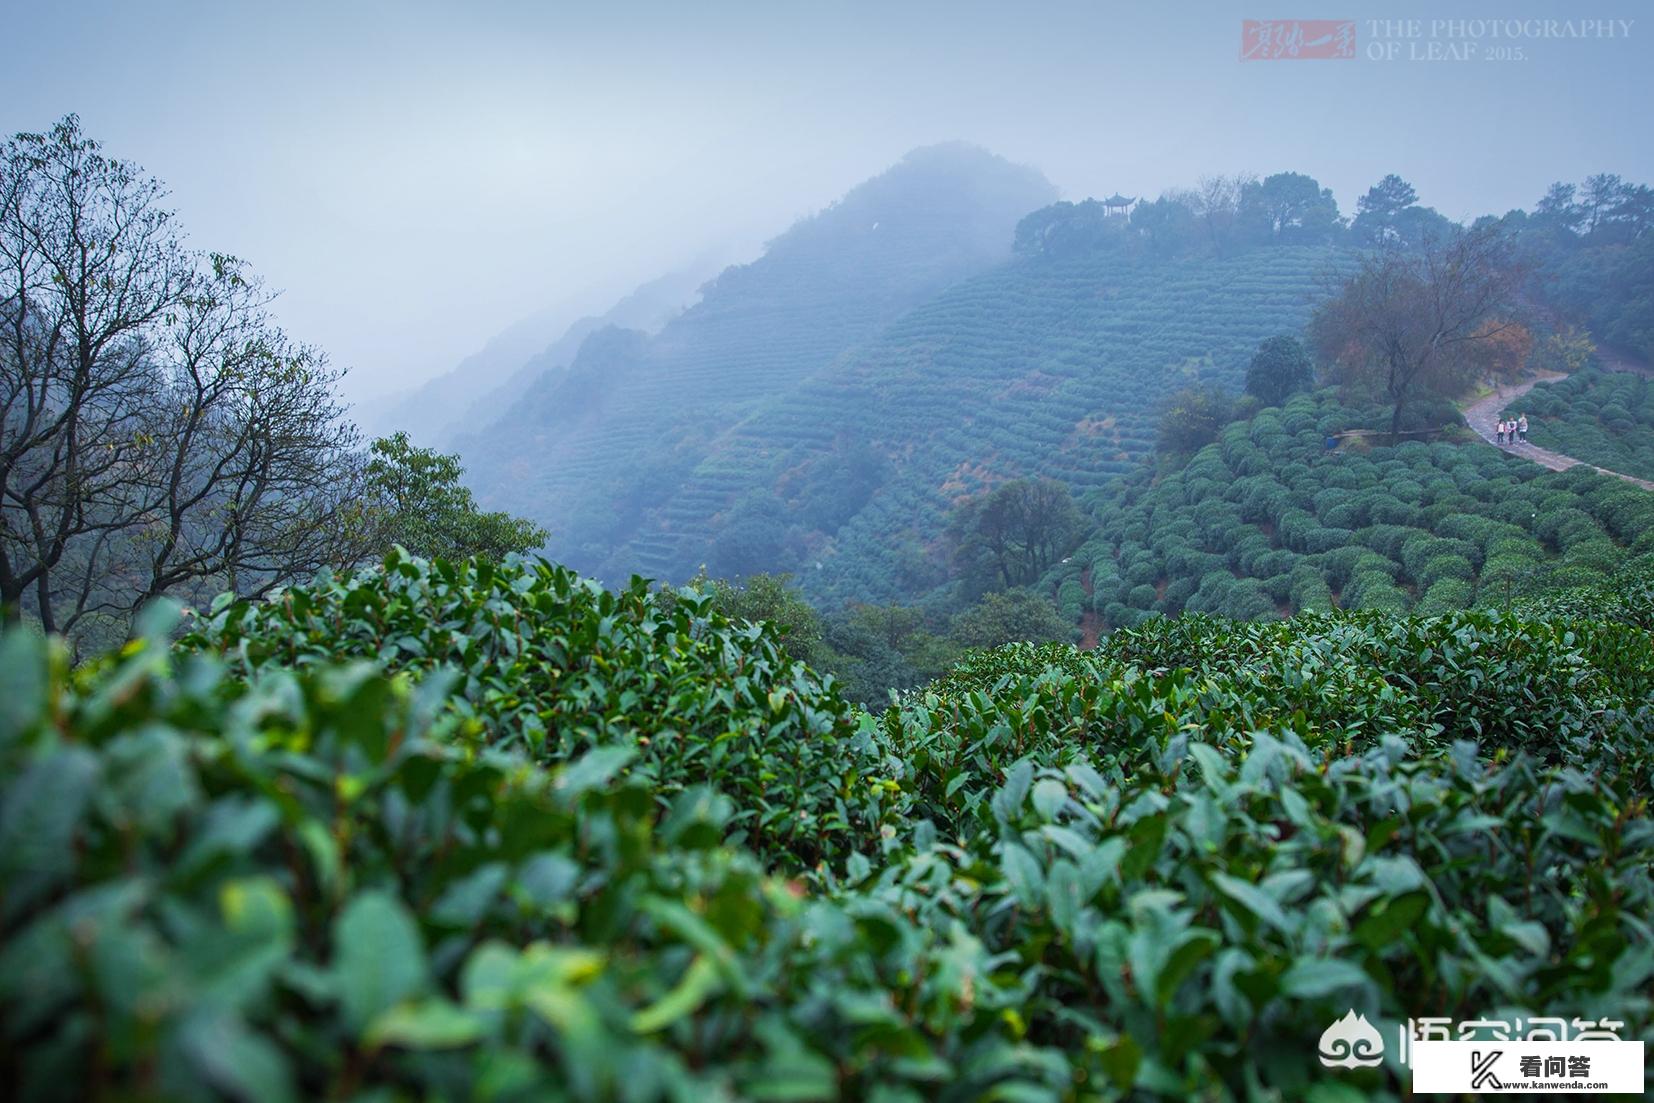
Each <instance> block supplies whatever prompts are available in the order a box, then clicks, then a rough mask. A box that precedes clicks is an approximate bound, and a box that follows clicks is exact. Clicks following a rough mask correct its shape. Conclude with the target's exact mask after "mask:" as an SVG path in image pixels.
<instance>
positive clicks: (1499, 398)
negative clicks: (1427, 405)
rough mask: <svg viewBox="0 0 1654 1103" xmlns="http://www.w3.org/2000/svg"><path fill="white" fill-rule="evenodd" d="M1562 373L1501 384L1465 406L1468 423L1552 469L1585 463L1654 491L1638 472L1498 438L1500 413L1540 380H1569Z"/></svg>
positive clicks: (1494, 442) (1496, 442)
mask: <svg viewBox="0 0 1654 1103" xmlns="http://www.w3.org/2000/svg"><path fill="white" fill-rule="evenodd" d="M1614 370H1635V369H1634V368H1623V369H1622V368H1619V367H1618V366H1616V368H1615V369H1614ZM1566 378H1567V376H1565V375H1563V374H1562V373H1560V372H1547V373H1545V374H1544V375H1542V376H1540V377H1539V378H1537V379H1529V380H1527V381H1525V382H1522V383H1515V384H1512V385H1510V386H1508V387H1499V388H1497V389H1495V390H1494V392H1493V393H1492V394H1490V395H1488V396H1487V397H1486V398H1480V399H1477V400H1476V401H1475V402H1472V403H1471V404H1470V405H1469V406H1466V407H1465V408H1464V419H1465V423H1466V424H1467V425H1469V426H1470V427H1471V428H1472V429H1474V430H1475V431H1476V435H1477V436H1479V437H1481V438H1482V439H1483V440H1485V441H1487V442H1488V443H1489V444H1491V445H1493V446H1494V447H1495V448H1499V449H1502V450H1503V451H1506V452H1513V453H1515V454H1516V455H1518V456H1521V457H1522V458H1523V459H1525V460H1532V461H1533V462H1534V463H1537V464H1538V465H1539V466H1541V467H1548V468H1550V469H1551V470H1552V471H1566V470H1568V468H1570V467H1577V466H1579V465H1580V464H1585V466H1586V467H1589V468H1591V470H1593V471H1596V472H1598V473H1600V474H1603V475H1612V476H1613V477H1614V478H1616V479H1624V480H1625V481H1626V482H1628V483H1631V484H1632V485H1633V486H1640V487H1642V488H1643V489H1644V490H1650V491H1654V482H1649V481H1648V480H1647V479H1639V478H1637V477H1636V476H1634V475H1623V474H1621V473H1620V472H1618V471H1610V470H1608V469H1607V468H1606V467H1598V466H1596V465H1595V464H1589V463H1585V461H1584V460H1576V459H1575V458H1574V457H1572V456H1564V455H1563V454H1562V453H1561V452H1552V451H1551V450H1550V449H1548V448H1541V447H1539V446H1538V445H1537V444H1526V443H1520V444H1500V443H1499V437H1498V432H1499V430H1498V422H1499V414H1500V412H1501V411H1503V410H1504V409H1505V407H1507V406H1509V405H1510V404H1511V403H1512V402H1514V401H1516V400H1517V399H1518V398H1521V397H1522V396H1523V395H1525V394H1527V393H1528V392H1529V391H1531V390H1532V389H1533V387H1534V384H1536V383H1549V382H1551V381H1552V380H1554V379H1566Z"/></svg>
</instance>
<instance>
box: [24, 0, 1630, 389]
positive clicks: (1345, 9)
mask: <svg viewBox="0 0 1654 1103" xmlns="http://www.w3.org/2000/svg"><path fill="white" fill-rule="evenodd" d="M4 7H6V8H8V9H10V10H7V11H5V12H4V19H3V22H4V25H5V28H6V34H7V36H8V37H10V38H11V39H12V49H10V50H8V51H7V58H6V64H5V66H4V67H3V68H0V129H3V130H4V131H5V132H7V133H10V132H13V131H16V130H20V129H30V130H38V129H41V128H44V127H46V126H48V125H49V124H50V123H51V122H52V121H53V120H54V119H56V118H57V117H59V116H61V115H63V114H65V113H67V112H71V111H72V112H78V113H79V114H80V116H81V118H82V122H83V125H84V127H85V129H86V130H87V131H88V132H89V133H90V134H91V135H92V136H94V137H97V138H99V139H100V140H102V141H103V142H104V143H105V145H106V147H107V148H108V150H109V152H111V153H113V154H115V155H117V156H122V157H127V158H130V159H133V160H136V161H138V162H140V163H141V164H143V165H144V166H145V167H146V168H148V169H149V170H150V171H151V172H153V173H154V174H156V175H158V176H160V177H161V178H163V179H164V180H165V181H167V182H168V184H169V185H170V186H171V189H172V193H173V202H174V204H175V205H176V207H177V208H178V209H179V211H180V213H181V215H182V218H183V220H184V223H185V224H186V225H187V226H188V227H189V229H190V231H191V239H192V241H193V242H194V243H195V244H196V245H198V246H201V247H203V248H207V247H210V248H214V249H220V250H224V251H228V252H234V253H237V254H239V255H241V256H244V257H246V258H247V259H248V260H250V261H251V262H252V263H253V265H254V267H255V268H256V270H257V271H259V272H260V273H262V274H263V275H264V276H265V278H266V279H267V280H269V282H271V283H272V284H273V285H275V286H277V287H279V288H282V289H283V290H284V294H283V297H282V299H281V301H280V304H279V310H278V312H279V314H280V317H281V319H282V321H283V323H284V324H285V325H286V326H287V328H288V329H289V330H291V331H292V332H293V333H294V335H296V336H298V337H301V338H303V339H305V340H308V341H312V342H315V343H317V344H319V345H321V346H322V347H324V348H325V349H327V350H328V351H329V352H330V353H331V355H332V357H333V358H334V360H335V361H336V362H339V363H341V364H344V365H347V366H348V367H349V368H350V369H351V376H350V379H349V381H348V389H349V391H350V393H351V394H352V395H353V396H356V397H362V396H366V395H371V394H376V393H380V392H383V391H386V390H391V389H396V388H399V387H402V386H406V385H408V384H410V383H413V382H417V381H418V380H420V379H423V378H426V377H428V376H430V375H433V374H435V373H437V372H440V371H442V370H445V369H447V368H450V367H452V366H453V365H454V364H455V363H456V362H458V361H459V360H460V359H461V358H462V357H464V356H465V355H466V354H467V353H469V352H472V351H474V350H475V349H476V348H478V347H479V346H480V345H481V344H482V343H483V342H484V341H485V340H486V339H487V338H488V337H489V336H490V335H492V334H494V333H495V332H497V331H499V330H500V329H502V328H504V327H505V326H506V325H508V324H509V323H511V322H513V321H515V320H517V319H519V318H521V317H523V316H525V315H528V314H532V313H536V312H538V311H541V310H543V309H545V308H547V307H549V306H553V305H556V304H565V305H566V306H567V307H568V308H569V309H580V310H590V309H602V308H604V307H606V306H607V305H609V302H610V301H611V300H613V299H614V298H616V297H618V296H619V295H620V294H623V293H624V292H625V291H627V290H630V289H631V287H633V286H635V285H636V284H638V283H640V282H642V281H643V280H645V279H648V278H650V277H652V276H655V275H658V274H660V273H661V272H662V271H663V270H665V269H667V268H670V267H672V266H674V265H678V264H681V263H683V262H685V261H686V260H688V259H689V258H691V257H693V256H696V255H698V254H701V253H703V252H704V251H706V250H708V249H717V250H728V249H730V248H732V247H733V248H734V249H735V251H736V253H737V254H740V255H750V254H751V253H753V252H755V251H756V249H757V247H758V245H759V244H760V243H761V242H762V241H763V240H764V239H765V238H767V237H769V236H773V235H774V234H775V233H777V232H779V231H780V230H781V229H783V228H785V226H786V225H787V224H788V223H789V222H790V221H792V220H793V219H794V218H796V217H798V216H800V215H803V214H806V213H808V212H810V211H812V210H814V209H817V208H819V207H820V206H821V205H823V204H825V203H827V202H829V201H831V200H832V199H833V198H834V197H835V196H837V195H839V194H840V193H842V192H843V191H844V190H846V189H847V188H848V187H850V186H851V185H853V184H855V183H856V182H857V181H859V180H861V179H864V178H865V177H867V176H870V175H872V174H873V173H875V172H878V171H879V170H881V169H882V168H884V167H886V166H887V165H889V164H890V163H891V162H893V161H895V160H896V159H897V158H899V157H900V156H901V155H902V154H903V153H904V152H906V151H907V150H908V149H910V148H912V147H914V146H916V145H924V144H928V143H932V142H936V141H941V140H946V139H950V138H963V139H967V140H970V141H974V142H978V143H980V144H982V145H984V146H987V147H988V148H990V149H992V150H994V151H995V152H998V153H1001V154H1004V155H1005V156H1007V157H1010V158H1011V159H1012V160H1016V161H1021V162H1026V163H1029V164H1032V165H1035V166H1037V167H1039V168H1040V169H1042V170H1043V171H1044V172H1045V173H1046V175H1047V176H1049V177H1050V178H1051V179H1052V181H1053V182H1055V183H1056V184H1057V185H1058V187H1060V188H1061V189H1062V190H1063V191H1064V193H1065V194H1066V195H1068V196H1069V197H1071V198H1083V197H1084V196H1086V195H1090V194H1103V193H1107V192H1112V191H1122V192H1125V193H1127V194H1136V193H1143V194H1149V195H1154V194H1158V192H1159V191H1161V190H1162V189H1164V188H1166V187H1170V186H1181V185H1184V184H1187V183H1189V182H1191V181H1192V180H1193V179H1194V178H1195V177H1197V176H1199V175H1201V174H1203V173H1208V172H1215V171H1232V170H1237V169H1244V170H1250V171H1255V172H1258V173H1268V172H1272V171H1279V170H1283V169H1292V170H1296V171H1302V172H1307V173H1309V174H1311V175H1313V176H1316V177H1318V178H1319V179H1320V180H1321V181H1322V183H1324V184H1326V185H1328V186H1330V187H1332V188H1333V190H1334V191H1335V192H1336V193H1337V195H1338V198H1339V202H1340V204H1341V205H1342V206H1343V207H1344V208H1345V210H1346V212H1348V211H1349V209H1350V208H1351V207H1352V206H1353V204H1354V200H1355V197H1356V196H1357V195H1359V194H1360V193H1361V192H1362V191H1364V190H1365V188H1366V187H1367V186H1368V185H1369V184H1371V183H1372V182H1373V181H1374V180H1376V179H1377V178H1378V177H1380V176H1382V175H1383V174H1384V173H1387V172H1399V173H1401V174H1402V175H1403V176H1405V177H1407V178H1408V179H1409V180H1411V181H1412V182H1413V183H1414V184H1415V186H1417V188H1418V190H1419V192H1420V193H1421V196H1422V197H1423V199H1424V201H1426V202H1428V203H1431V204H1433V205H1435V206H1437V207H1438V208H1440V209H1441V210H1442V211H1443V212H1444V213H1447V214H1449V215H1453V216H1455V217H1460V216H1468V215H1473V214H1477V213H1482V212H1485V211H1494V212H1502V211H1504V210H1506V209H1508V208H1510V207H1513V206H1528V205H1531V204H1532V202H1533V201H1534V200H1535V199H1536V198H1537V197H1538V196H1539V194H1540V193H1541V192H1542V191H1543V189H1544V187H1545V185H1546V184H1547V183H1548V182H1550V181H1551V180H1554V179H1559V178H1565V179H1577V178H1579V177H1582V176H1583V175H1585V174H1587V173H1591V172H1597V171H1613V172H1619V173H1621V174H1622V175H1625V176H1627V177H1630V178H1633V179H1636V180H1639V181H1645V182H1647V181H1650V180H1654V139H1651V138H1650V136H1649V135H1650V129H1649V127H1648V124H1647V122H1646V119H1644V118H1643V117H1642V116H1643V114H1644V113H1645V112H1646V110H1647V104H1649V103H1650V102H1654V14H1650V17H1649V19H1648V20H1647V22H1646V23H1645V22H1644V19H1643V16H1644V14H1645V13H1650V12H1654V9H1651V8H1650V6H1649V5H1648V4H1645V3H1640V2H1628V0H1613V2H1607V3H1599V2H1597V0H1529V2H1520V0H1434V2H1431V3H1394V2H1391V3H1379V2H1375V0H1357V2H1355V3H1345V2H1342V0H1340V3H1338V4H1335V5H1329V6H1327V7H1326V8H1319V7H1317V6H1315V5H1300V4H1285V5H1283V4H1281V3H1279V2H1278V0H1236V2H1226V0H1211V2H1166V0H1161V2H1147V0H1137V2H1134V3H1129V4H1128V3H1121V2H1117V0H1085V2H1072V3H1069V2H1060V3H1059V2H1043V0H1021V2H1016V0H997V2H993V3H968V2H960V0H953V2H949V3H934V2H929V0H883V2H878V3H862V2H847V0H826V2H823V0H816V2H814V3H795V2H788V0H764V2H756V3H720V2H717V0H701V2H698V3H684V2H681V0H665V2H659V3H637V2H632V3H628V2H625V0H603V2H601V3H600V2H597V0H592V2H589V3H579V4H575V3H565V2H562V0H540V2H535V3H530V2H506V0H497V2H491V0H465V2H462V0H450V2H446V3H439V2H434V0H433V2H420V0H394V2H392V0H378V2H368V0H332V2H326V3H322V2H308V0H285V2H283V3H280V4H255V3H251V2H242V0H213V2H173V0H142V2H125V3H120V2H110V0H78V2H76V3H25V2H22V0H5V3H4ZM1287 17H1290V18H1322V17H1325V18H1330V17H1338V18H1342V19H1351V18H1353V19H1355V20H1356V21H1357V34H1358V44H1359V45H1358V49H1359V50H1360V51H1361V55H1360V56H1358V57H1357V58H1356V59H1355V60H1353V61H1281V62H1241V61H1240V60H1239V52H1240V23H1241V20H1242V19H1243V18H1287ZM1403 17H1413V18H1417V19H1419V20H1420V21H1421V26H1420V28H1419V30H1420V35H1419V38H1417V39H1414V40H1411V41H1409V40H1407V39H1404V38H1398V37H1396V35H1395V31H1394V29H1393V28H1390V29H1379V30H1378V32H1377V33H1375V31H1374V28H1372V27H1371V25H1370V24H1369V22H1368V21H1369V20H1372V19H1395V18H1403ZM1481 17H1489V18H1497V19H1500V20H1506V19H1522V18H1527V19H1533V18H1537V19H1546V18H1550V19H1558V20H1564V19H1571V20H1581V19H1591V20H1596V19H1603V20H1607V19H1622V20H1631V21H1632V23H1631V26H1630V30H1629V37H1616V38H1613V39H1603V38H1563V37H1554V35H1556V34H1561V33H1566V30H1567V28H1565V27H1556V28H1551V27H1546V26H1544V25H1542V24H1528V25H1527V26H1526V27H1525V28H1521V30H1523V31H1525V32H1526V33H1527V34H1529V35H1530V37H1527V38H1523V39H1518V40H1509V39H1495V38H1493V37H1492V31H1493V28H1492V27H1491V26H1490V27H1486V28H1480V29H1481V30H1483V31H1485V32H1487V33H1484V34H1481V35H1477V34H1475V33H1474V32H1475V31H1476V30H1478V28H1474V27H1456V28H1443V27H1438V26H1437V25H1435V24H1434V21H1435V20H1439V19H1477V18H1481ZM1533 35H1537V37H1532V36H1533ZM1432 42H1434V43H1436V44H1438V45H1444V44H1451V43H1461V44H1462V43H1470V44H1473V45H1475V47H1476V56H1474V57H1472V58H1469V59H1467V60H1448V61H1436V62H1431V61H1411V60H1409V59H1408V55H1409V54H1410V53H1412V52H1414V51H1415V50H1416V51H1417V52H1420V53H1425V52H1428V50H1429V49H1430V44H1431V43H1432ZM1384 43H1392V44H1393V45H1392V46H1391V47H1390V48H1392V49H1397V50H1398V51H1399V56H1398V57H1397V58H1396V59H1395V60H1375V59H1373V58H1371V57H1368V56H1366V54H1367V51H1368V50H1374V51H1375V52H1376V51H1377V50H1378V49H1380V48H1382V46H1383V44H1384ZM1498 46H1505V47H1512V46H1516V47H1520V48H1521V49H1522V50H1523V52H1524V55H1525V58H1524V60H1520V61H1516V60H1501V59H1494V58H1490V57H1488V56H1487V55H1488V54H1489V52H1490V51H1491V50H1492V49H1494V48H1495V47H1498Z"/></svg>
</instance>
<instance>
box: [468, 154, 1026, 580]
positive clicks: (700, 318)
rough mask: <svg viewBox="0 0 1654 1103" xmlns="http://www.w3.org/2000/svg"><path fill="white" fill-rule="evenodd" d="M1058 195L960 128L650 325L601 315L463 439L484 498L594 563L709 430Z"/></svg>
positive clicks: (944, 281)
mask: <svg viewBox="0 0 1654 1103" xmlns="http://www.w3.org/2000/svg"><path fill="white" fill-rule="evenodd" d="M1054 198H1055V189H1054V188H1053V187H1052V186H1051V185H1050V184H1049V183H1048V182H1047V181H1046V180H1045V178H1044V177H1043V176H1042V175H1040V174H1039V173H1038V172H1037V171H1035V170H1033V169H1029V168H1024V167H1020V166H1016V165H1013V164H1011V163H1010V162H1008V161H1005V160H1004V159H1002V158H999V157H996V156H994V155H992V154H990V153H987V152H985V151H983V150H981V149H978V148H976V147H972V146H968V145H964V144H959V143H954V144H946V145H940V146H932V147H926V148H924V149H919V150H915V151H914V152H912V153H910V154H909V155H908V156H907V157H905V158H904V159H903V160H902V161H901V162H900V163H899V164H897V165H896V166H895V167H893V168H891V169H890V170H889V171H888V172H885V173H883V174H881V175H880V176H878V177H875V178H873V179H872V180H869V181H867V182H866V183H864V184H861V185H859V186H858V187H856V188H854V189H852V190H851V191H850V192H848V193H847V194H846V195H845V196H844V197H843V198H842V199H841V200H839V201H838V202H837V203H834V204H833V205H831V206H830V207H828V208H827V209H826V210H823V211H821V212H820V213H819V214H816V215H814V216H812V217H810V218H807V219H805V220H803V221H801V222H799V223H798V224H796V225H794V226H793V227H792V228H791V229H789V230H788V231H787V232H785V233H784V234H782V235H781V236H779V237H777V238H776V239H775V240H774V241H772V242H770V243H769V245H768V247H767V248H766V249H765V252H764V255H763V256H762V257H760V258H759V259H758V260H756V261H754V262H752V263H751V264H747V265H741V266H737V267H733V268H729V269H726V270H725V271H724V272H723V273H722V274H721V275H719V276H718V278H717V279H716V280H714V281H712V282H711V283H710V284H708V285H707V286H706V288H705V289H704V291H703V294H702V297H701V300H700V302H698V303H697V304H696V305H695V306H693V307H692V308H690V309H689V310H687V311H685V312H684V313H683V314H682V315H681V316H680V317H678V318H676V319H674V320H673V321H671V322H670V323H668V324H667V325H666V326H665V327H664V328H663V329H662V330H661V331H660V333H659V334H657V335H655V336H654V337H652V338H648V339H645V336H644V335H643V334H641V333H637V332H621V331H617V330H606V331H602V332H600V333H598V334H596V335H594V336H593V337H592V338H588V340H587V342H586V344H585V345H584V346H583V347H582V348H581V351H580V353H579V354H578V355H577V356H576V357H575V360H574V362H573V364H572V365H571V366H570V368H569V370H568V371H567V372H566V373H555V374H552V375H547V376H543V377H541V378H540V379H539V380H538V381H537V382H536V383H535V384H534V385H533V386H531V387H530V388H529V389H528V390H527V391H526V393H525V394H524V395H523V396H522V399H521V400H520V401H519V402H518V403H517V404H516V405H515V406H514V407H512V408H511V409H509V410H507V411H505V413H504V414H503V415H502V416H501V417H500V419H499V420H498V421H497V422H496V423H495V424H493V425H491V426H489V427H487V428H485V429H483V430H482V431H480V432H479V433H477V434H476V435H475V436H474V437H473V438H471V439H470V440H468V441H467V443H466V448H465V451H464V456H465V460H466V463H467V467H468V469H469V472H470V477H471V479H472V480H473V482H474V484H475V485H476V486H477V488H478V491H479V495H480V497H482V499H483V500H484V501H486V502H489V503H494V504H499V505H503V506H507V507H509V508H510V509H512V510H514V511H517V512H521V513H524V514H526V515H528V516H531V517H533V518H535V519H536V520H538V521H539V522H540V523H542V524H543V525H545V526H546V527H547V528H548V529H549V530H550V531H551V533H552V539H551V545H550V548H551V550H552V552H553V553H554V554H556V555H558V556H561V557H564V558H565V559H567V560H568V561H569V562H572V563H576V564H579V565H581V566H583V567H586V568H588V569H597V568H600V567H603V566H604V565H605V564H608V565H610V566H611V567H614V566H620V567H621V568H622V569H624V568H625V566H626V564H624V563H622V562H621V561H622V560H623V559H625V558H628V557H627V556H618V557H617V555H616V551H615V549H617V548H620V547H622V546H624V545H625V544H626V542H627V541H628V540H630V539H631V538H632V537H633V535H634V534H636V533H637V532H638V531H639V529H640V526H642V525H643V524H645V522H646V520H647V519H649V518H651V517H653V516H654V515H655V513H656V512H657V511H659V510H661V509H664V508H668V507H670V506H671V505H672V504H673V503H675V502H676V503H679V504H681V498H680V497H679V496H680V494H681V491H682V488H683V485H684V480H685V479H686V478H687V477H688V476H689V474H690V473H691V472H692V471H693V470H694V469H695V467H696V466H697V465H698V464H699V463H700V462H701V461H702V459H703V458H704V457H705V455H706V453H707V450H708V448H709V447H710V446H711V444H712V442H713V441H714V440H715V439H716V438H717V437H718V436H719V435H720V434H721V433H722V432H724V431H725V430H727V429H728V428H729V427H731V426H733V425H734V424H736V423H737V422H739V421H740V420H741V419H743V418H744V417H746V416H749V415H750V414H751V413H753V412H754V411H755V410H756V409H758V408H759V407H760V406H761V405H762V404H763V403H764V402H766V401H768V400H770V399H772V398H774V397H775V396H777V395H780V394H782V393H783V392H784V391H786V390H787V389H788V388H790V387H792V386H794V385H796V384H797V383H798V382H800V381H801V380H803V379H806V378H809V377H810V376H812V375H813V374H815V373H817V372H819V371H821V370H822V369H824V368H826V367H827V366H828V365H830V364H831V363H832V362H833V361H834V360H835V359H837V358H838V357H839V356H840V355H842V354H843V353H844V352H845V351H846V350H848V349H850V348H852V347H853V346H855V345H857V344H858V343H860V342H862V341H865V340H868V339H870V338H872V337H873V336H874V335H875V334H876V333H878V331H879V330H880V329H881V328H883V327H884V326H885V325H887V324H888V323H889V322H891V321H892V320H894V319H895V318H897V317H899V316H900V315H901V314H902V313H904V312H905V311H907V310H909V309H911V308H913V307H915V306H917V305H919V304H921V303H923V302H925V301H926V300H928V299H930V298H932V297H933V296H934V295H936V294H937V293H938V292H940V291H942V290H943V289H944V288H946V287H948V286H950V285H951V284H953V283H956V282H957V281H959V280H961V279H964V278H966V277H968V276H971V275H973V274H975V273H978V272H981V271H983V270H985V269H987V268H989V267H990V266H992V265H993V264H995V263H997V262H999V261H1002V260H1004V259H1005V258H1007V257H1008V256H1009V254H1010V246H1011V239H1012V232H1013V229H1014V227H1015V225H1016V223H1017V221H1018V220H1019V219H1020V218H1021V217H1023V216H1024V215H1025V214H1026V213H1027V212H1028V211H1030V210H1033V209H1035V208H1037V207H1040V206H1043V205H1045V204H1047V203H1049V202H1051V201H1052V200H1053V199H1054Z"/></svg>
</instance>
